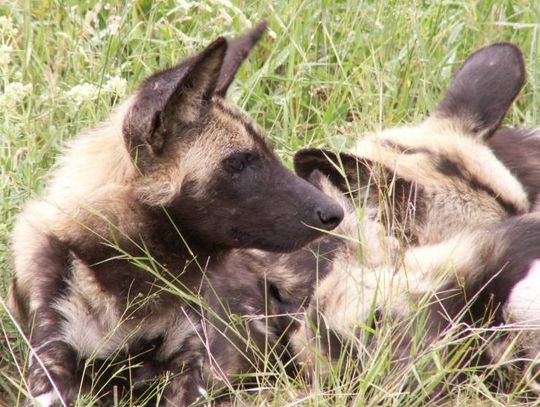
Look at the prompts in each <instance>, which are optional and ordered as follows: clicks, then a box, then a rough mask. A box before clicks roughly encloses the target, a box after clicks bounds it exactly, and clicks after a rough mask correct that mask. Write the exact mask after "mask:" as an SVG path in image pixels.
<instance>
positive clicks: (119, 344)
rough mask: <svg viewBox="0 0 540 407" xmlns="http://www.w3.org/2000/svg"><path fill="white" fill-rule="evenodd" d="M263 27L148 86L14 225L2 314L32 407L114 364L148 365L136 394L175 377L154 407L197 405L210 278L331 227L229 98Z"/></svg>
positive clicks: (325, 205) (89, 139)
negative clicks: (230, 263) (221, 267)
mask: <svg viewBox="0 0 540 407" xmlns="http://www.w3.org/2000/svg"><path fill="white" fill-rule="evenodd" d="M264 26H265V25H264V23H263V24H260V25H259V26H257V27H256V28H255V29H254V30H253V31H251V32H249V33H247V34H246V35H244V36H242V37H239V38H237V39H234V40H232V41H226V40H225V39H223V38H218V39H217V40H216V41H214V42H213V43H212V44H210V45H209V46H208V47H207V48H206V49H204V50H203V51H202V52H200V53H199V54H197V55H195V56H192V57H190V58H187V59H185V60H184V61H183V62H181V63H180V64H179V65H177V66H175V67H174V68H171V69H168V70H165V71H163V72H160V73H157V74H155V75H153V76H151V77H150V78H148V79H146V80H145V81H144V83H143V84H142V85H141V86H140V88H139V89H138V90H137V91H136V93H135V94H134V95H133V96H132V97H131V98H129V99H128V100H127V101H126V102H125V103H124V104H123V105H121V106H120V108H119V109H118V111H117V112H116V113H115V114H114V115H113V116H112V118H111V119H110V120H109V121H108V122H106V123H104V124H102V125H101V126H99V127H98V128H96V129H95V130H93V131H91V132H89V133H87V134H84V135H82V136H81V137H79V138H77V139H75V140H74V141H73V142H71V144H70V146H69V148H68V149H67V151H66V152H65V153H64V155H63V156H62V158H61V159H60V162H59V166H58V168H56V169H55V170H54V171H53V174H52V178H51V180H50V181H49V184H48V188H47V191H46V194H45V196H44V197H43V198H42V199H39V200H36V201H34V202H31V203H30V204H29V205H28V206H27V207H26V209H25V210H24V212H23V213H22V214H21V215H20V216H19V218H18V222H17V224H16V227H15V230H14V233H13V257H14V265H15V273H14V277H13V283H12V287H11V295H10V302H11V307H12V309H13V310H14V311H15V313H16V314H17V315H18V318H19V320H20V321H21V322H22V323H23V324H24V326H25V327H26V328H27V330H28V332H29V333H31V338H30V340H31V344H32V357H31V362H30V367H29V377H28V385H29V390H30V394H31V396H32V398H33V402H34V403H35V404H37V405H40V406H52V405H54V406H56V405H60V404H64V403H69V402H71V401H72V400H73V399H74V398H75V397H76V395H77V392H78V389H79V379H78V377H77V371H78V370H79V369H78V368H79V367H81V366H82V364H83V362H82V361H84V360H85V359H87V358H90V357H95V358H97V359H106V358H109V357H112V356H113V355H114V354H116V353H118V352H120V353H121V352H123V351H125V352H127V354H130V355H133V354H137V353H144V352H147V353H146V354H147V355H148V357H147V358H146V359H144V357H143V359H142V362H141V363H143V362H144V363H143V365H142V367H141V368H140V369H139V370H135V371H134V372H133V373H132V376H133V377H132V379H133V381H135V382H136V381H137V378H136V376H137V375H139V376H141V380H142V379H144V378H145V377H144V376H145V375H151V374H160V373H164V372H170V373H171V374H172V379H171V381H170V383H169V384H168V386H167V388H166V390H165V393H164V395H163V398H162V400H165V404H166V405H171V406H172V405H174V406H180V405H187V404H190V403H191V402H193V401H195V400H196V399H198V398H199V397H200V396H201V395H202V394H204V393H205V390H204V380H203V378H202V371H201V357H202V353H203V349H201V345H202V344H201V341H200V339H199V335H201V332H200V310H199V306H198V301H197V294H198V292H199V290H201V289H203V287H204V285H205V278H204V276H205V272H206V271H207V270H208V274H212V273H213V269H214V264H216V263H219V262H220V261H221V260H220V259H221V258H222V257H224V256H225V254H226V253H227V252H228V251H229V250H230V249H231V248H239V247H245V248H258V249H264V250H269V251H276V252H279V251H291V250H294V249H297V248H299V247H301V246H303V245H304V244H306V243H308V242H310V241H312V240H313V239H315V238H317V237H319V235H320V233H321V232H320V230H321V229H322V230H331V229H333V228H335V227H336V226H337V225H338V224H339V222H340V221H341V219H342V217H343V210H342V208H341V207H340V206H339V205H338V204H337V203H336V202H334V201H333V200H331V199H330V198H328V197H326V196H325V195H324V194H322V193H321V192H320V191H319V190H318V189H316V188H315V187H313V186H312V185H311V184H309V183H308V182H306V181H305V180H303V179H301V178H299V177H296V176H295V175H293V174H292V173H291V172H290V171H288V170H287V169H286V168H285V167H284V166H283V165H282V164H281V163H280V162H279V160H278V158H277V157H276V155H275V153H274V152H273V150H272V148H271V146H270V145H269V142H268V141H267V139H266V138H265V136H264V135H263V134H262V133H261V131H260V130H259V129H257V128H256V127H255V125H253V124H252V123H251V122H250V121H249V120H248V119H247V118H246V117H245V116H244V114H242V113H241V112H239V111H237V110H236V109H234V108H233V107H231V106H229V104H227V102H226V101H225V99H224V96H225V93H226V91H227V88H228V87H229V85H230V83H231V81H232V80H233V78H234V76H235V73H236V71H237V69H238V68H239V66H240V64H241V62H242V61H243V59H244V58H245V57H246V56H247V54H248V53H249V51H250V49H251V48H252V47H253V46H254V44H255V43H256V42H257V41H258V39H259V38H260V36H261V35H262V33H263V31H264Z"/></svg>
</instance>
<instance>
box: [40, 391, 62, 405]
mask: <svg viewBox="0 0 540 407" xmlns="http://www.w3.org/2000/svg"><path fill="white" fill-rule="evenodd" d="M59 400H60V399H59V398H58V395H57V394H56V392H54V391H50V392H48V393H45V394H42V395H41V396H37V397H35V398H34V405H35V406H36V407H49V406H52V405H53V403H55V402H57V401H59Z"/></svg>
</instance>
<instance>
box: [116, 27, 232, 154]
mask: <svg viewBox="0 0 540 407" xmlns="http://www.w3.org/2000/svg"><path fill="white" fill-rule="evenodd" d="M226 51H227V41H226V40H225V39H224V38H218V39H217V40H216V41H214V42H213V43H212V44H210V45H209V46H208V47H207V48H205V49H204V50H203V51H202V52H200V53H199V54H197V55H195V56H193V57H191V58H188V59H186V60H184V61H183V62H181V63H180V64H178V65H177V66H175V67H174V68H171V69H168V70H166V71H163V72H159V73H157V74H155V75H153V76H151V77H150V78H148V79H147V80H146V81H145V82H144V83H143V85H142V86H141V87H140V88H139V90H138V92H137V93H136V96H135V100H134V102H133V105H132V106H131V107H130V109H129V111H128V113H127V115H126V117H125V118H124V123H123V134H124V139H125V141H126V145H127V147H128V149H129V150H130V152H131V154H132V156H134V157H137V159H138V160H143V161H144V159H145V157H146V156H148V155H160V154H161V152H162V150H163V148H164V146H165V145H166V143H167V140H168V139H170V138H172V137H178V136H180V132H179V129H180V128H182V127H183V126H186V125H192V124H194V123H196V122H197V121H199V120H200V118H201V117H202V116H203V115H204V114H205V112H206V110H207V109H208V106H209V104H210V99H211V98H212V96H213V95H214V93H215V91H216V85H217V83H218V79H219V73H220V71H221V67H222V65H223V60H224V58H225V54H226Z"/></svg>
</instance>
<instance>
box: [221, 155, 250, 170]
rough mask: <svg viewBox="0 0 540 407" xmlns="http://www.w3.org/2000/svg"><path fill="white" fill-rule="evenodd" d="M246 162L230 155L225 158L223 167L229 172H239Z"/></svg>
mask: <svg viewBox="0 0 540 407" xmlns="http://www.w3.org/2000/svg"><path fill="white" fill-rule="evenodd" d="M245 167H246V163H245V162H244V161H243V160H242V159H241V158H240V157H230V158H227V159H226V160H225V168H226V169H227V170H228V171H230V172H240V171H242V170H243V169H244V168H245Z"/></svg>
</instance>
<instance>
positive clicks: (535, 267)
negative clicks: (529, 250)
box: [505, 259, 540, 328]
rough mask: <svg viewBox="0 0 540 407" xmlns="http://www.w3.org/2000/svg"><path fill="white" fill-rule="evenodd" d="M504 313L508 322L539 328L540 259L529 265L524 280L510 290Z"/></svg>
mask: <svg viewBox="0 0 540 407" xmlns="http://www.w3.org/2000/svg"><path fill="white" fill-rule="evenodd" d="M505 313H506V315H507V318H508V320H509V322H512V323H517V324H519V325H526V326H529V327H535V328H540V259H539V260H535V261H534V262H533V263H532V264H531V267H530V268H529V271H528V273H527V275H526V276H525V278H523V279H522V280H521V281H519V282H518V283H517V284H516V285H515V286H514V288H512V291H511V292H510V295H509V297H508V302H507V303H506V307H505Z"/></svg>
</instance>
